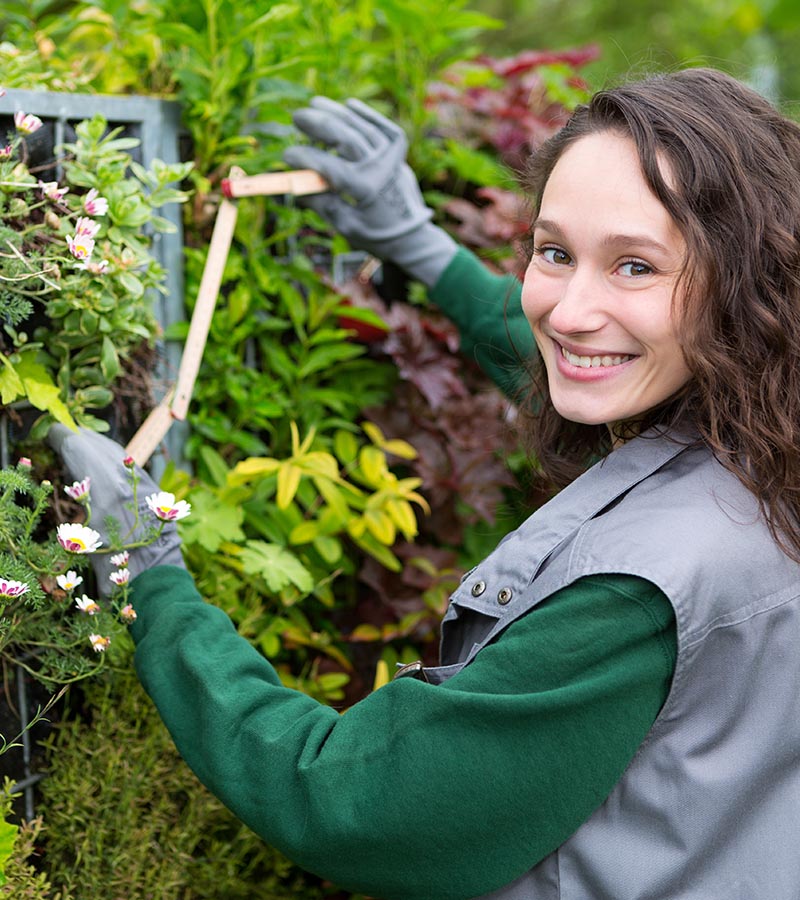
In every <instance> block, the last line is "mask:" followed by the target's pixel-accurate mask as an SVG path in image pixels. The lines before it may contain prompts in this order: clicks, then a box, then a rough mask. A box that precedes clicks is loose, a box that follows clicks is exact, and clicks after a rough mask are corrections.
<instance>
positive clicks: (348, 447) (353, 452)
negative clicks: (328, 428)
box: [333, 428, 358, 466]
mask: <svg viewBox="0 0 800 900" xmlns="http://www.w3.org/2000/svg"><path fill="white" fill-rule="evenodd" d="M333 451H334V453H335V454H336V456H337V457H338V458H339V461H340V462H341V463H342V464H343V465H345V466H349V465H350V463H352V462H355V459H356V457H357V456H358V441H357V440H356V437H355V435H354V434H352V433H351V432H349V431H345V430H344V429H342V428H340V429H339V430H338V431H337V432H336V434H335V435H334V438H333Z"/></svg>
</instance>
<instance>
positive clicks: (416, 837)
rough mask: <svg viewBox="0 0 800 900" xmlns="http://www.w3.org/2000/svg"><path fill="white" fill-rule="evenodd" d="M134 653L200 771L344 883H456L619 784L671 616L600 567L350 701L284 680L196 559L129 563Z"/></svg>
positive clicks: (500, 861)
mask: <svg viewBox="0 0 800 900" xmlns="http://www.w3.org/2000/svg"><path fill="white" fill-rule="evenodd" d="M133 604H134V607H135V609H136V611H137V613H138V619H137V621H136V622H135V623H134V624H133V626H132V628H131V630H132V633H133V637H134V640H135V641H136V644H137V647H136V657H135V664H136V668H137V671H138V673H139V676H140V678H141V680H142V683H143V684H144V686H145V688H146V690H147V691H148V693H149V694H150V696H151V697H152V698H153V700H154V701H155V703H156V706H157V707H158V709H159V711H160V713H161V716H162V718H163V719H164V721H165V723H166V725H167V727H168V728H169V730H170V732H171V733H172V735H173V737H174V739H175V743H176V745H177V747H178V749H179V751H180V752H181V754H182V755H183V757H184V758H185V759H186V761H187V762H188V763H189V765H190V766H191V767H192V768H193V769H194V771H195V772H196V773H197V775H198V776H199V778H200V779H201V780H202V781H203V782H204V783H205V784H206V785H207V786H208V787H209V788H210V789H211V790H212V791H213V792H214V793H215V794H217V796H219V797H220V798H221V799H222V800H223V802H225V803H226V804H227V805H228V806H229V808H230V809H231V810H233V812H234V813H235V814H236V815H237V816H239V817H240V818H241V819H242V820H243V821H244V822H246V823H247V824H248V825H249V826H250V827H251V828H252V829H253V830H254V831H256V832H257V833H258V834H259V835H261V836H262V837H263V838H265V839H266V840H267V841H268V842H270V843H271V844H273V845H274V846H276V847H278V848H279V849H281V850H282V851H284V852H285V853H286V854H287V855H288V856H289V857H290V858H292V859H294V860H295V861H296V862H298V863H299V864H300V865H302V866H304V867H306V868H308V869H309V870H311V871H313V872H316V873H318V874H320V875H323V876H325V877H327V878H330V879H332V880H333V881H335V882H336V883H338V884H340V885H342V886H343V887H348V888H350V889H352V890H358V891H363V892H366V893H369V894H371V895H374V896H377V897H382V898H389V900H391V898H402V900H457V898H458V900H464V898H469V897H475V896H476V895H479V894H482V893H485V892H487V891H490V890H493V889H495V888H497V887H499V886H501V885H503V884H505V883H507V882H509V881H511V880H513V879H514V878H516V877H518V876H519V875H521V874H522V873H523V872H525V871H526V870H527V869H529V868H530V867H531V866H533V865H535V864H536V862H537V861H538V860H540V859H541V858H543V857H544V856H545V855H546V854H548V853H549V852H551V851H552V850H553V849H554V848H556V847H557V846H559V844H561V843H562V842H563V841H564V840H565V839H566V838H567V837H569V835H570V834H571V833H572V832H573V831H574V830H575V829H576V828H577V827H578V826H579V825H580V824H581V823H582V822H583V821H584V820H585V819H586V818H587V817H588V816H589V815H590V814H591V813H592V811H593V810H594V809H595V808H596V807H597V806H599V805H600V804H601V803H602V802H603V800H604V798H605V797H606V796H607V795H608V793H609V792H610V791H611V789H612V787H613V786H614V784H615V783H616V781H617V780H618V779H619V777H620V776H621V774H622V772H623V770H624V769H625V767H626V766H627V764H628V762H629V761H630V759H631V758H632V756H633V754H634V752H635V751H636V748H637V747H638V746H639V744H640V743H641V741H642V739H643V738H644V736H645V734H646V733H647V731H648V729H649V728H650V726H651V724H652V722H653V720H654V719H655V717H656V715H657V713H658V710H659V709H660V707H661V705H662V703H663V701H664V698H665V696H666V693H667V690H668V685H669V681H670V678H671V674H672V670H673V666H674V654H675V642H674V620H673V617H672V612H671V608H670V607H669V605H668V604H666V603H665V601H664V598H663V595H662V594H661V593H660V592H659V591H658V590H657V589H656V588H655V587H654V586H653V585H650V584H649V583H648V582H646V581H642V580H640V579H637V578H633V577H630V576H625V577H623V576H614V577H607V576H594V577H592V578H586V579H583V580H581V581H579V582H577V583H576V584H574V585H572V586H571V587H569V588H566V589H564V590H562V591H560V592H559V593H557V594H555V595H554V596H553V597H551V598H549V599H548V600H547V601H545V602H544V603H543V604H541V605H540V606H539V607H538V608H537V609H535V610H533V611H531V612H530V613H528V614H527V615H526V616H524V617H523V618H522V619H520V620H518V621H516V622H515V623H513V624H512V625H510V626H509V628H508V629H507V630H506V631H505V633H504V634H503V635H502V636H501V637H500V638H499V639H497V640H496V641H495V642H494V643H492V644H490V645H489V646H488V647H486V648H485V649H484V650H483V651H482V652H481V653H479V654H478V656H477V658H476V659H475V660H474V661H473V662H472V663H471V664H470V665H469V666H467V667H465V668H464V669H463V670H462V671H461V672H460V673H459V674H457V675H455V676H454V677H453V678H451V679H449V680H448V681H446V682H445V683H444V684H442V685H438V686H433V685H429V684H426V683H425V682H422V681H417V680H414V679H400V680H397V681H393V682H391V683H390V684H388V685H386V686H384V687H382V688H380V689H379V690H378V691H376V692H374V693H373V694H371V695H369V696H368V697H367V698H365V699H364V700H362V701H361V702H359V703H357V704H356V705H355V706H353V707H352V708H350V709H349V710H347V712H345V713H344V714H339V713H338V712H336V711H335V710H333V709H331V708H329V707H327V706H324V705H322V704H320V703H318V702H316V701H315V700H313V699H311V698H309V697H307V696H305V695H304V694H301V693H299V692H297V691H295V690H292V689H290V688H286V687H284V686H283V685H282V684H281V681H280V679H279V677H278V675H277V673H276V672H275V670H274V669H273V668H272V666H271V665H270V664H269V662H268V661H267V660H266V659H265V658H264V657H263V656H261V655H260V654H259V653H258V652H257V651H256V650H255V649H254V648H253V647H252V646H251V645H250V644H249V643H248V642H247V641H246V640H244V639H243V638H241V637H239V636H238V635H237V634H236V631H235V629H234V627H233V625H232V623H231V622H230V620H229V619H228V617H227V616H226V615H225V613H224V612H223V611H222V610H220V609H219V608H217V607H215V606H212V605H210V604H208V603H205V602H204V601H203V600H202V598H201V597H200V596H199V594H198V593H197V591H196V589H195V587H194V584H193V582H192V579H191V577H190V576H189V574H188V573H187V572H186V571H185V570H183V569H181V568H178V567H172V566H159V567H156V568H154V569H151V570H149V571H147V572H144V573H143V574H142V575H140V576H139V577H138V578H136V579H135V580H134V581H133Z"/></svg>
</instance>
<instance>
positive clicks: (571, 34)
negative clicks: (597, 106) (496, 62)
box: [475, 0, 800, 105]
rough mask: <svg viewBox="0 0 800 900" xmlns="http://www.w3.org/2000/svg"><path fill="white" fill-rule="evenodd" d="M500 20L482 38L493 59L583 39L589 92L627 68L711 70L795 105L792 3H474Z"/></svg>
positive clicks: (798, 87)
mask: <svg viewBox="0 0 800 900" xmlns="http://www.w3.org/2000/svg"><path fill="white" fill-rule="evenodd" d="M475 5H476V6H477V7H479V8H480V9H482V10H483V11H485V12H486V13H489V14H491V15H496V16H500V17H501V18H503V19H504V20H505V21H506V22H507V27H506V29H505V30H503V31H502V32H499V33H496V34H493V35H488V36H487V44H488V45H489V46H490V47H491V49H492V50H493V51H494V52H496V53H499V54H503V53H509V52H513V51H517V50H520V49H523V48H527V47H549V48H554V49H559V48H564V47H570V46H575V45H576V44H583V43H586V42H589V41H591V42H592V43H595V44H597V45H598V46H599V47H600V48H601V49H602V54H601V55H600V56H599V59H598V60H597V62H595V63H594V64H592V65H590V66H589V67H588V68H587V77H588V79H589V81H590V83H591V84H592V85H593V86H594V87H597V88H599V87H603V86H605V85H606V84H607V83H608V82H609V81H610V82H613V81H615V80H616V79H617V78H619V77H620V76H621V75H626V74H627V73H628V72H630V71H631V70H634V71H642V70H645V71H652V70H658V69H665V68H666V69H670V68H673V67H675V66H680V65H686V64H690V65H712V66H715V67H719V68H723V69H725V70H727V71H729V72H730V73H731V74H733V75H734V76H736V77H738V78H743V79H745V80H747V81H749V82H751V83H752V84H753V86H754V87H756V88H757V89H759V90H761V91H763V92H764V93H766V94H767V95H768V96H770V97H771V98H772V99H773V100H775V101H777V102H780V101H786V102H788V103H789V104H792V105H796V102H797V98H798V97H800V62H799V61H798V58H797V54H796V53H795V52H794V49H795V48H796V46H797V40H798V37H800V14H799V13H798V9H800V8H799V7H798V5H797V3H795V2H794V0H779V2H762V0H730V2H724V3H723V2H715V3H709V2H707V0H651V2H649V3H642V4H631V3H626V2H623V0H557V2H556V0H541V2H539V3H536V4H533V5H532V4H530V3H526V2H524V0H477V3H476V4H475Z"/></svg>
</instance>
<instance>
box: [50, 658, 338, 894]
mask: <svg viewBox="0 0 800 900" xmlns="http://www.w3.org/2000/svg"><path fill="white" fill-rule="evenodd" d="M85 687H86V690H85V695H84V696H83V697H82V698H81V703H76V704H75V706H74V708H73V709H72V710H68V712H67V714H66V715H65V717H64V720H63V721H62V722H61V723H60V724H59V725H58V726H57V727H56V729H55V730H54V733H53V734H52V735H51V736H50V738H49V739H48V750H49V756H50V760H51V762H50V771H49V774H48V776H47V778H46V779H45V780H44V781H43V782H42V794H43V799H42V803H41V810H42V813H43V815H44V820H45V822H46V823H47V833H46V838H47V843H46V855H45V858H44V859H43V861H42V864H43V865H44V867H45V868H46V871H47V877H48V879H49V881H50V882H51V883H52V884H53V885H54V886H56V887H58V888H59V889H60V890H62V891H65V892H68V893H71V894H73V895H74V896H75V897H80V898H86V900H88V898H91V900H119V898H120V897H125V898H126V900H221V898H225V900H237V898H241V900H279V898H297V897H302V898H305V900H317V898H323V897H326V896H329V895H330V893H331V891H330V890H328V889H327V888H326V887H325V886H324V885H323V884H322V883H321V882H320V881H319V880H318V879H315V878H314V877H313V876H310V875H306V874H304V873H303V872H301V871H300V870H299V869H297V868H296V867H295V866H294V865H292V864H291V863H290V862H288V861H287V860H286V859H285V858H284V857H283V856H282V855H281V854H280V853H278V852H277V851H275V850H274V849H272V848H271V847H269V846H267V845H266V844H264V843H263V841H261V840H260V839H259V838H258V837H256V835H254V834H253V833H252V832H251V831H249V829H247V828H246V827H245V826H244V825H242V824H241V823H240V822H239V821H238V820H237V819H235V818H234V816H233V815H232V814H231V813H229V812H228V810H226V809H225V808H224V807H223V806H222V804H220V803H219V802H218V801H217V800H216V799H215V798H214V797H213V796H212V795H211V794H209V793H208V791H206V789H205V788H204V787H203V786H202V785H201V784H200V783H199V782H198V781H197V779H196V778H195V777H194V775H193V774H192V773H191V772H190V770H189V769H188V768H187V766H186V765H185V763H184V762H183V761H182V760H181V758H180V756H179V755H178V753H177V751H176V750H175V747H174V745H173V743H172V740H171V738H170V736H169V734H168V733H167V730H166V729H165V728H164V726H163V724H162V723H161V720H160V719H159V717H158V713H157V712H156V711H155V709H154V707H153V706H152V704H151V703H150V701H149V699H148V698H147V696H146V695H145V694H144V691H143V690H142V688H141V687H140V685H139V684H138V681H137V680H136V678H135V677H134V676H133V674H132V673H131V672H127V673H124V672H120V673H115V674H114V675H113V676H109V677H106V678H104V679H102V680H97V681H94V682H92V683H90V684H87V685H86V686H85ZM76 699H77V698H76ZM83 704H85V705H83ZM87 715H88V716H89V717H90V719H91V722H90V727H88V728H87V721H86V717H87Z"/></svg>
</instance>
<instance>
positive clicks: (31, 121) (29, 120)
mask: <svg viewBox="0 0 800 900" xmlns="http://www.w3.org/2000/svg"><path fill="white" fill-rule="evenodd" d="M14 127H15V128H16V129H17V131H18V132H19V133H20V134H33V132H34V131H38V130H39V129H40V128H41V127H42V120H41V119H40V118H39V117H38V116H34V115H32V114H31V113H24V112H23V111H22V110H21V109H19V110H17V112H15V113H14Z"/></svg>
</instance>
